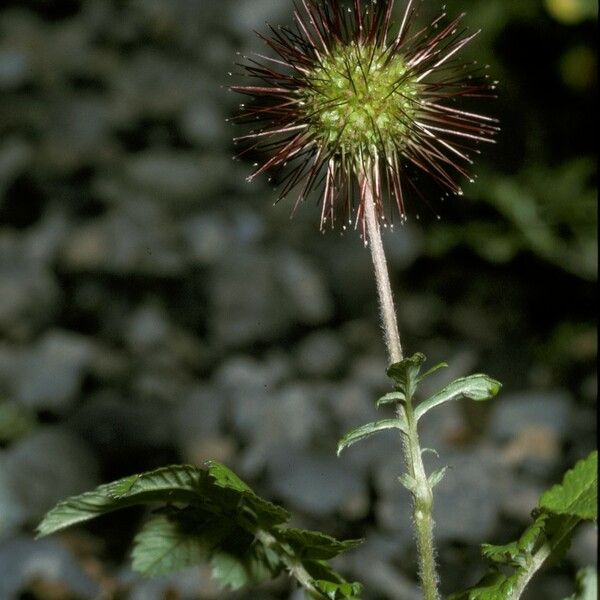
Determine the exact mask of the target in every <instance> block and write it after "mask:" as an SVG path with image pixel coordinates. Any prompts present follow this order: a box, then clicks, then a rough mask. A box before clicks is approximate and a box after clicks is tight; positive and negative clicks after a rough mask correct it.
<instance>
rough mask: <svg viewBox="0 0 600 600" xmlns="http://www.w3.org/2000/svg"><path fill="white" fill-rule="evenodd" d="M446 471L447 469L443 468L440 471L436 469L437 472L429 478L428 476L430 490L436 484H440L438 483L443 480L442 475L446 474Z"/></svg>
mask: <svg viewBox="0 0 600 600" xmlns="http://www.w3.org/2000/svg"><path fill="white" fill-rule="evenodd" d="M447 470H448V467H443V468H441V469H438V470H437V471H434V472H433V473H432V474H431V475H430V476H429V479H428V481H429V487H430V488H431V489H433V488H434V487H435V486H436V485H437V484H438V483H440V481H442V479H444V475H445V474H446V471H447Z"/></svg>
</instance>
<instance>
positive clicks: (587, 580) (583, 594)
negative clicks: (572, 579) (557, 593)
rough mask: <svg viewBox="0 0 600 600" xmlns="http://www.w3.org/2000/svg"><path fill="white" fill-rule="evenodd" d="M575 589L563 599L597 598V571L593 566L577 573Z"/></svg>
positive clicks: (590, 599)
mask: <svg viewBox="0 0 600 600" xmlns="http://www.w3.org/2000/svg"><path fill="white" fill-rule="evenodd" d="M576 586H577V587H576V591H575V593H574V594H573V595H572V596H569V597H568V598H565V600H598V573H597V571H596V569H594V567H587V568H585V569H581V570H580V571H579V572H578V573H577V580H576Z"/></svg>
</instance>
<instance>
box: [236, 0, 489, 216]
mask: <svg viewBox="0 0 600 600" xmlns="http://www.w3.org/2000/svg"><path fill="white" fill-rule="evenodd" d="M417 3H418V0H406V3H405V8H404V11H403V13H402V16H401V20H400V24H399V26H398V28H397V30H396V31H395V34H394V35H392V34H391V30H392V25H393V23H392V16H393V13H394V0H379V1H378V0H370V1H364V2H362V3H361V1H360V0H354V2H353V4H352V6H351V7H347V6H345V5H344V3H343V2H341V1H340V0H323V1H321V2H319V1H318V0H301V7H296V10H295V12H294V17H295V23H294V27H279V28H277V29H275V28H273V27H271V26H269V28H270V31H271V35H270V36H269V37H266V36H262V35H261V36H260V37H261V38H262V39H263V40H264V41H265V42H266V44H267V45H268V46H269V47H270V48H271V50H272V51H274V53H275V56H265V55H262V54H258V55H256V58H247V62H246V63H245V64H244V65H242V66H243V67H244V69H245V74H246V75H248V76H251V77H253V78H256V79H257V80H259V85H247V86H246V85H243V86H241V85H235V86H232V87H231V89H232V90H234V91H237V92H241V93H243V94H247V95H250V96H252V97H254V102H253V103H252V104H251V105H250V106H249V107H246V106H245V105H242V112H241V114H240V115H239V116H238V117H237V120H239V121H241V122H248V123H250V122H251V123H256V122H257V121H258V122H259V124H260V126H259V127H258V129H255V130H253V131H251V132H250V133H249V134H247V135H244V136H241V137H238V138H236V140H237V141H247V142H249V144H248V147H247V148H246V149H245V150H244V151H243V152H242V154H245V153H247V152H251V151H263V152H266V153H267V155H270V157H269V158H268V159H267V160H265V161H264V162H263V163H262V164H260V165H257V168H256V170H255V171H254V173H252V175H251V176H250V177H249V180H253V179H254V178H255V177H257V176H258V175H260V174H262V173H265V172H266V171H274V172H275V175H279V174H280V173H283V176H282V177H280V178H279V183H280V185H281V192H280V198H283V197H284V196H286V195H287V194H288V193H289V192H290V190H292V189H293V188H295V187H296V186H301V190H300V192H299V195H298V199H297V202H296V206H298V204H299V203H300V202H302V201H303V200H304V199H305V198H306V197H307V195H308V194H309V192H310V191H311V190H312V189H313V188H315V187H320V188H321V189H322V190H323V193H322V211H321V227H324V225H325V224H326V223H328V222H329V223H330V224H331V226H333V225H334V222H335V219H336V214H338V213H339V209H341V210H342V211H343V212H345V215H344V218H343V223H347V222H348V219H350V222H353V220H352V217H353V216H354V218H355V223H356V224H359V223H361V224H362V225H363V227H364V214H365V211H364V202H365V196H366V191H367V185H366V182H368V185H369V191H370V193H372V195H373V197H374V199H375V203H376V206H377V211H378V214H379V215H380V216H381V217H383V216H384V202H383V198H384V197H385V196H390V197H391V198H392V199H393V204H394V205H395V206H396V207H397V209H398V212H399V214H400V217H401V219H402V220H404V219H406V210H405V200H406V197H407V193H411V192H412V193H415V194H416V195H417V196H422V194H421V191H420V189H419V187H418V186H417V184H416V182H415V173H418V172H419V171H421V172H424V173H426V174H427V175H428V176H429V177H430V178H431V179H433V180H434V181H435V182H436V183H437V184H439V186H441V187H442V188H443V189H444V190H445V191H446V192H447V193H454V194H462V189H461V188H460V185H459V184H458V183H457V180H458V179H460V178H462V177H467V178H469V179H471V178H470V177H469V175H468V173H467V171H466V169H465V165H471V164H472V160H471V157H470V154H469V152H470V151H471V149H472V146H473V145H475V144H478V143H480V142H493V141H494V139H493V138H494V136H495V134H496V133H497V132H498V131H499V129H498V127H497V125H496V123H497V121H496V120H495V119H492V118H490V117H487V116H485V115H482V114H479V113H477V112H469V111H466V110H463V109H461V108H457V107H456V106H455V101H456V100H457V99H459V98H461V99H462V98H476V97H477V98H478V97H485V96H487V97H491V96H493V92H492V90H493V89H494V88H495V85H496V83H497V82H490V81H489V78H488V76H487V75H482V72H481V71H482V70H481V69H480V68H479V67H478V66H477V65H476V64H475V63H471V64H469V65H464V64H462V63H460V62H457V59H456V55H457V53H458V52H459V51H460V50H461V49H462V48H463V47H464V46H466V45H467V44H468V43H469V42H470V41H471V40H472V39H473V38H474V37H475V36H476V35H477V33H478V32H475V33H471V34H467V33H466V30H465V29H464V28H460V23H461V21H462V19H463V18H464V16H465V15H464V14H462V15H460V16H459V17H457V18H456V19H454V20H452V21H450V22H447V23H446V22H445V17H446V13H445V12H444V10H443V11H442V13H441V14H440V15H439V16H438V17H437V18H436V19H435V20H434V21H433V22H431V23H429V24H428V25H427V26H425V27H423V28H421V29H419V30H416V31H415V30H414V29H415V27H414V22H415V16H416V6H417ZM259 35H260V34H259ZM476 152H478V151H476ZM288 165H289V168H288V169H287V170H284V171H282V169H284V167H288ZM355 196H356V198H355Z"/></svg>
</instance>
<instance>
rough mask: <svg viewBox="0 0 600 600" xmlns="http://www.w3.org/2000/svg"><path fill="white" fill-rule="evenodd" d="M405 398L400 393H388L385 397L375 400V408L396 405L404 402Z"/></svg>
mask: <svg viewBox="0 0 600 600" xmlns="http://www.w3.org/2000/svg"><path fill="white" fill-rule="evenodd" d="M405 399H406V397H405V396H404V394H403V393H402V392H390V393H389V394H386V395H385V396H382V397H381V398H379V400H377V407H378V408H379V407H380V406H384V405H385V404H398V403H400V402H404V400H405Z"/></svg>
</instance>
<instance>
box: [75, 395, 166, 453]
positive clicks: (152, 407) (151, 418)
mask: <svg viewBox="0 0 600 600" xmlns="http://www.w3.org/2000/svg"><path fill="white" fill-rule="evenodd" d="M69 426H70V428H71V429H72V430H73V431H74V432H76V433H77V434H79V435H80V436H81V437H82V438H84V439H85V440H86V441H87V442H88V443H89V444H90V445H92V446H94V447H95V449H96V451H97V452H99V453H100V454H101V455H102V456H103V458H106V459H107V460H109V461H112V460H117V461H118V462H119V463H123V462H124V460H125V458H126V459H127V460H132V459H139V458H140V457H144V458H147V456H148V455H149V454H150V453H151V452H155V453H156V452H158V451H159V450H161V449H163V448H170V447H171V446H173V445H174V444H175V441H174V435H173V414H172V409H171V408H169V407H168V406H165V405H164V403H162V402H161V403H157V402H156V401H151V400H146V401H145V402H144V403H143V404H137V405H136V404H133V403H131V402H123V401H121V399H120V397H119V396H118V395H117V394H115V393H114V392H112V391H109V390H104V391H102V392H99V393H97V394H95V395H92V396H90V398H88V400H87V402H86V403H85V404H84V405H83V406H82V407H81V408H80V409H79V410H78V411H77V412H76V413H75V414H74V415H73V417H72V418H71V419H70V421H69Z"/></svg>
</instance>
